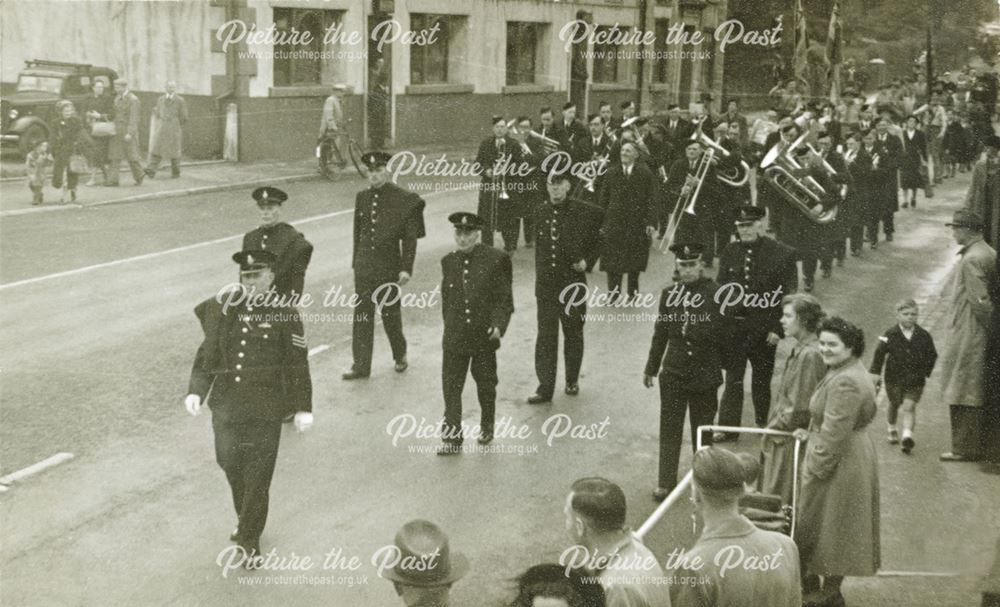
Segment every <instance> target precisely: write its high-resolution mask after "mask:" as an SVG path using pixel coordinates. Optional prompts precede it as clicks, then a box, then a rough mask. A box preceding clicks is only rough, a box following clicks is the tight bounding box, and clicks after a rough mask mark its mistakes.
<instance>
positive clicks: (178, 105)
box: [146, 80, 188, 177]
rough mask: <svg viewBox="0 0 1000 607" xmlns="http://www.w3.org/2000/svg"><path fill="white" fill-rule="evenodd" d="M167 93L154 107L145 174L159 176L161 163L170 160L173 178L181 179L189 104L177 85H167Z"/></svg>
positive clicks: (174, 83)
mask: <svg viewBox="0 0 1000 607" xmlns="http://www.w3.org/2000/svg"><path fill="white" fill-rule="evenodd" d="M166 91H167V92H166V93H165V94H164V95H162V96H161V97H160V98H159V99H157V100H156V107H155V108H153V128H152V129H151V133H152V135H151V136H150V138H149V163H148V164H147V165H146V175H148V176H150V177H155V176H156V169H158V168H160V162H162V161H163V160H170V176H171V177H180V176H181V134H182V133H181V129H183V128H184V124H185V123H186V122H187V119H188V111H187V103H186V102H185V101H184V98H183V97H181V96H180V95H178V94H177V83H176V82H174V81H173V80H171V81H170V82H168V83H167V89H166Z"/></svg>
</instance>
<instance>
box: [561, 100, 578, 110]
mask: <svg viewBox="0 0 1000 607" xmlns="http://www.w3.org/2000/svg"><path fill="white" fill-rule="evenodd" d="M574 107H576V104H575V103H573V102H572V101H567V102H566V103H564V104H563V108H562V109H563V111H566V110H568V109H570V108H574Z"/></svg>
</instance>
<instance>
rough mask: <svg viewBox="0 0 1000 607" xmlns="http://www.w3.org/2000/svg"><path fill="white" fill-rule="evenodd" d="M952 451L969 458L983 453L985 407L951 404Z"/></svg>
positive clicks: (976, 457) (977, 457)
mask: <svg viewBox="0 0 1000 607" xmlns="http://www.w3.org/2000/svg"><path fill="white" fill-rule="evenodd" d="M949 409H950V413H951V452H952V453H954V454H955V455H961V456H963V457H967V458H969V459H979V457H980V455H981V454H982V432H981V429H982V427H983V419H984V418H983V408H982V407H969V406H966V405H951V407H949Z"/></svg>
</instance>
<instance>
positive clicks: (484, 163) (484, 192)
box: [476, 116, 521, 253]
mask: <svg viewBox="0 0 1000 607" xmlns="http://www.w3.org/2000/svg"><path fill="white" fill-rule="evenodd" d="M492 121H493V134H492V135H491V136H490V137H487V138H486V139H484V140H482V141H481V142H480V144H479V151H478V152H477V153H476V163H477V164H478V165H479V167H480V169H481V170H482V172H483V180H482V183H481V185H480V189H479V205H478V208H477V210H478V211H479V213H478V214H479V217H481V218H482V220H483V223H484V225H485V226H486V227H485V228H484V229H483V244H485V245H487V246H490V247H492V246H493V233H494V232H497V231H499V232H500V235H501V237H503V248H504V250H505V251H507V252H508V253H513V252H514V251H515V250H516V249H517V235H516V233H515V234H514V235H513V237H512V236H511V229H510V228H511V225H512V224H513V218H514V217H516V216H517V215H516V209H515V208H514V207H515V206H516V203H515V202H514V201H512V200H511V195H510V192H508V191H507V186H508V183H510V184H511V185H513V181H514V180H513V179H512V178H511V177H510V172H511V171H513V170H515V169H517V168H518V165H519V163H520V162H521V148H520V145H519V144H518V142H516V141H514V140H512V139H511V138H509V137H508V136H507V123H506V122H505V121H504V118H503V116H494V117H493V118H492ZM511 191H512V192H513V191H514V188H513V187H511Z"/></svg>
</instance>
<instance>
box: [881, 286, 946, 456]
mask: <svg viewBox="0 0 1000 607" xmlns="http://www.w3.org/2000/svg"><path fill="white" fill-rule="evenodd" d="M919 315H920V309H919V308H918V307H917V302H915V301H913V300H912V299H907V300H906V301H903V302H900V303H899V304H897V305H896V321H897V324H896V325H894V326H893V327H892V328H890V329H888V330H887V331H886V332H885V333H884V334H882V336H880V337H879V338H878V346H877V347H876V348H875V357H874V358H873V359H872V366H871V368H870V369H869V372H870V373H871V374H872V380H873V381H874V382H875V385H876V386H880V385H881V384H882V370H883V367H884V368H885V392H886V396H888V397H889V414H888V421H889V439H888V440H889V444H891V445H895V444H899V443H900V442H901V443H902V449H903V453H909V452H910V451H912V450H913V447H914V445H915V444H916V443H915V441H914V440H913V429H914V426H915V425H916V421H917V403H918V402H919V401H920V397H921V395H922V394H923V391H924V384H925V383H926V380H927V378H928V377H930V375H931V371H933V370H934V363H935V362H937V349H935V347H934V339H933V338H932V337H931V334H930V333H928V332H927V331H926V330H925V329H924V328H923V327H921V326H920V325H918V324H917V317H918V316H919ZM900 412H902V420H901V422H902V423H901V426H902V431H903V432H902V441H900V435H899V432H898V431H897V428H896V420H897V415H898V414H899V413H900Z"/></svg>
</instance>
